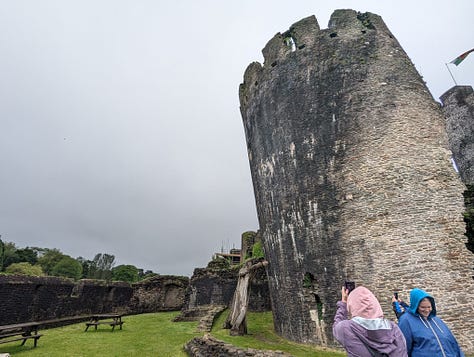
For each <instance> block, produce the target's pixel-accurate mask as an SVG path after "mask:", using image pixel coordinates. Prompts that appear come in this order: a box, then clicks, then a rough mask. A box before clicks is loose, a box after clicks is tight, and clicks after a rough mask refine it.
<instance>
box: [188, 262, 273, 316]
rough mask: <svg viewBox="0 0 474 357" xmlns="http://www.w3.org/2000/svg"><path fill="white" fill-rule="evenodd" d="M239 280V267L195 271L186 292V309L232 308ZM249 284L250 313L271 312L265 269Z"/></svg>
mask: <svg viewBox="0 0 474 357" xmlns="http://www.w3.org/2000/svg"><path fill="white" fill-rule="evenodd" d="M237 279H238V268H235V269H220V270H215V269H209V268H196V269H194V273H193V276H192V277H191V279H190V281H189V287H188V289H187V291H186V297H185V303H184V309H186V310H192V309H194V308H197V307H199V306H207V305H223V306H230V303H231V301H232V298H233V297H234V292H235V288H236V286H237ZM249 285H250V287H249V289H250V291H249V305H248V309H249V311H270V310H271V302H270V294H269V290H268V280H267V276H266V272H265V269H264V268H260V269H258V270H257V271H256V272H255V275H254V277H253V279H252V280H251V281H250V284H249Z"/></svg>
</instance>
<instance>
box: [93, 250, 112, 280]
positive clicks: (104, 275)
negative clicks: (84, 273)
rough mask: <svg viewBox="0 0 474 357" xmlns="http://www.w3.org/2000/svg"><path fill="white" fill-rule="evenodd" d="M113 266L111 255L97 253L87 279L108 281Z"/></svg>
mask: <svg viewBox="0 0 474 357" xmlns="http://www.w3.org/2000/svg"><path fill="white" fill-rule="evenodd" d="M114 264H115V256H114V255H111V254H105V253H104V254H102V253H98V254H96V255H95V257H94V259H93V260H92V262H91V264H90V270H89V275H90V276H89V278H91V279H102V280H110V279H111V278H112V268H113V266H114Z"/></svg>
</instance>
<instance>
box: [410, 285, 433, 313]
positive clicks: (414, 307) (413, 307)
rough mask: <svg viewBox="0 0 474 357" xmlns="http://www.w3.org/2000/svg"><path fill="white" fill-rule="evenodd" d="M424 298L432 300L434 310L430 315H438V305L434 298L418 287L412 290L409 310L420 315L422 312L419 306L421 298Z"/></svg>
mask: <svg viewBox="0 0 474 357" xmlns="http://www.w3.org/2000/svg"><path fill="white" fill-rule="evenodd" d="M424 298H428V299H429V300H430V301H431V308H432V310H431V313H430V315H429V317H433V316H436V305H435V300H434V298H433V297H432V296H431V295H430V294H428V293H427V292H426V291H424V290H421V289H418V288H414V289H413V290H412V291H410V307H409V308H408V311H409V312H410V313H412V314H413V315H415V316H419V315H420V314H419V313H418V306H419V305H420V302H421V300H423V299H424Z"/></svg>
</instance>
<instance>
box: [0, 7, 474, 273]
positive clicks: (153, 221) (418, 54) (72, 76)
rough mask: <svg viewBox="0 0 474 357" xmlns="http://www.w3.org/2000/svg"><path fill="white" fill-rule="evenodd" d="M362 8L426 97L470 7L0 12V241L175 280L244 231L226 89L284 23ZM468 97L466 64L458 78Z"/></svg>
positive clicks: (240, 168)
mask: <svg viewBox="0 0 474 357" xmlns="http://www.w3.org/2000/svg"><path fill="white" fill-rule="evenodd" d="M341 8H350V9H354V10H357V11H361V12H365V11H369V12H373V13H376V14H378V15H380V16H382V18H383V19H384V21H385V22H386V24H387V25H388V27H389V29H390V30H391V31H392V33H393V34H394V35H395V37H396V38H397V39H398V41H399V42H400V44H401V45H402V47H403V48H404V49H405V51H406V52H407V53H408V55H409V56H410V58H411V60H412V61H413V62H414V63H415V65H416V68H417V69H418V71H419V72H420V73H421V75H422V76H423V77H424V79H425V81H426V82H427V84H428V87H429V88H430V90H431V92H432V94H433V96H434V98H435V99H436V100H438V98H439V96H440V95H441V94H442V93H444V92H445V91H446V90H448V89H449V88H451V87H452V86H453V85H454V82H453V80H452V78H451V77H450V74H449V72H448V70H447V68H446V65H445V63H447V62H449V61H451V60H453V59H454V58H455V57H457V56H458V55H460V54H461V53H463V52H465V51H467V50H469V49H471V48H473V47H474V21H472V15H473V14H474V1H472V0H463V1H459V0H457V1H456V0H454V1H451V2H447V1H436V0H435V1H423V0H422V1H419V0H416V1H413V0H411V1H405V0H397V1H381V0H374V1H369V0H365V1H364V0H357V1H337V0H332V1H318V0H312V1H297V0H295V1H293V2H288V1H280V0H272V1H267V0H265V1H261V0H239V1H217V0H214V1H211V0H199V1H197V0H181V1H180V0H175V1H166V2H165V1H159V0H155V1H140V0H133V1H132V0H130V1H121V0H110V1H100V0H94V1H92V0H81V1H68V0H56V1H54V0H0V123H1V125H0V168H1V175H0V234H1V235H2V239H3V240H4V241H9V242H14V243H15V244H17V246H18V247H20V248H23V247H26V246H39V247H45V248H58V249H59V250H61V251H62V252H63V253H65V254H68V255H71V256H72V257H75V258H76V257H78V256H82V257H84V258H87V259H92V258H93V257H94V255H95V254H96V253H108V254H113V255H115V257H116V264H117V265H118V264H133V265H135V266H137V267H139V268H143V269H151V270H153V271H155V272H157V273H160V274H173V275H186V276H191V275H192V272H193V269H194V268H196V267H205V266H206V265H207V263H208V261H209V260H210V259H211V256H212V255H213V253H214V252H217V251H220V250H221V248H224V249H225V250H228V249H229V248H232V247H236V248H238V247H240V236H241V233H242V232H244V231H247V230H257V228H258V223H257V218H256V209H255V201H254V196H253V188H252V182H251V177H250V171H249V165H248V159H247V153H246V145H245V137H244V132H243V127H242V120H241V116H240V112H239V101H238V86H239V84H240V83H241V82H242V80H243V74H244V71H245V69H246V68H247V66H248V64H250V63H251V62H253V61H259V62H261V63H262V62H263V57H262V54H261V50H262V48H263V47H264V46H265V44H266V43H267V42H268V41H269V40H270V39H271V38H272V37H273V36H274V35H275V34H276V33H278V32H284V31H286V30H287V29H288V28H289V27H290V26H291V25H292V24H293V23H295V22H296V21H299V20H300V19H302V18H304V17H307V16H310V15H316V18H317V19H318V22H319V24H320V27H321V28H326V27H327V23H328V20H329V17H330V15H331V13H332V12H333V11H334V10H336V9H341ZM450 69H451V71H452V73H453V75H454V76H455V79H456V81H457V82H458V84H468V85H472V78H473V74H474V53H473V54H471V56H470V57H469V56H468V58H467V59H466V60H465V61H464V62H462V63H461V64H460V65H459V66H458V67H456V66H454V65H450Z"/></svg>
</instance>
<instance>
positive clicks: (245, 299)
mask: <svg viewBox="0 0 474 357" xmlns="http://www.w3.org/2000/svg"><path fill="white" fill-rule="evenodd" d="M267 264H268V262H267V261H266V260H261V259H259V260H252V259H249V260H247V261H246V262H245V264H244V266H243V267H242V268H240V270H239V278H238V281H237V287H236V288H235V293H234V297H233V298H232V303H231V311H230V313H229V316H227V319H226V322H225V325H224V328H230V335H231V336H243V335H245V334H246V333H247V320H246V316H247V308H248V303H249V282H250V280H251V278H252V276H253V273H254V271H255V270H256V269H258V268H260V267H263V266H266V265H267Z"/></svg>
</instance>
